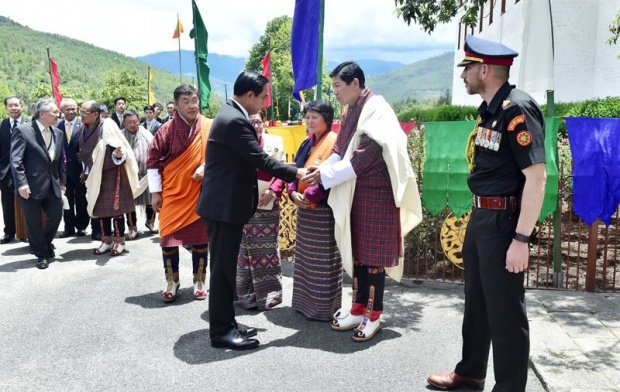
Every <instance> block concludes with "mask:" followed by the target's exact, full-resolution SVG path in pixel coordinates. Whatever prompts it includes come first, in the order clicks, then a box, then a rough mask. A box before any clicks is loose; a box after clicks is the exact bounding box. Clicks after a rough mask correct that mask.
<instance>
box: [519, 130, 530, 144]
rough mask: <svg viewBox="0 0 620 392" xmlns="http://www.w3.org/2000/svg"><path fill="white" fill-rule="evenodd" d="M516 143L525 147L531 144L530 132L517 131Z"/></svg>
mask: <svg viewBox="0 0 620 392" xmlns="http://www.w3.org/2000/svg"><path fill="white" fill-rule="evenodd" d="M517 143H518V144H519V145H520V146H521V147H527V146H529V145H530V144H532V134H531V133H529V132H528V131H521V132H519V133H517Z"/></svg>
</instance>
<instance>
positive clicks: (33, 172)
mask: <svg viewBox="0 0 620 392" xmlns="http://www.w3.org/2000/svg"><path fill="white" fill-rule="evenodd" d="M59 115H60V110H58V107H57V106H56V104H55V103H54V101H53V100H52V99H51V98H41V99H39V100H38V101H37V103H36V105H35V109H34V119H33V120H32V122H31V123H27V124H22V125H19V126H18V127H17V128H15V130H14V131H13V134H12V135H11V170H12V171H13V178H14V179H15V188H17V190H18V192H19V196H18V197H19V201H20V202H21V206H22V209H23V210H24V217H25V218H26V228H27V229H28V242H29V243H30V250H31V251H32V253H34V255H35V256H36V257H37V268H39V269H45V268H47V264H48V263H49V261H50V259H52V258H54V256H55V255H54V250H53V248H52V240H53V239H54V236H55V235H56V231H57V230H58V225H59V224H60V220H61V219H62V192H64V190H65V170H64V165H63V163H62V160H63V155H62V149H63V137H64V135H63V133H62V131H61V130H60V129H58V128H56V127H55V126H54V124H56V120H57V119H58V116H59ZM42 211H44V212H45V213H46V214H47V222H46V223H45V226H43V223H42V221H41V212H42Z"/></svg>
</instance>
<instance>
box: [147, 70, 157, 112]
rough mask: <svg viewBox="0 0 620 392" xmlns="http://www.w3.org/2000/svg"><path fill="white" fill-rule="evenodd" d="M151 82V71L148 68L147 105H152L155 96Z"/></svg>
mask: <svg viewBox="0 0 620 392" xmlns="http://www.w3.org/2000/svg"><path fill="white" fill-rule="evenodd" d="M152 81H153V71H151V67H149V83H148V90H149V105H153V104H154V103H155V94H153V84H152V83H151V82H152Z"/></svg>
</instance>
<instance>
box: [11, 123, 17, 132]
mask: <svg viewBox="0 0 620 392" xmlns="http://www.w3.org/2000/svg"><path fill="white" fill-rule="evenodd" d="M16 127H17V120H13V127H12V128H11V133H13V131H14V130H15V128H16Z"/></svg>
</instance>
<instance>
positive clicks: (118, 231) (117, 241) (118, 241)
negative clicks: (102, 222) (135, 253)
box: [110, 215, 125, 256]
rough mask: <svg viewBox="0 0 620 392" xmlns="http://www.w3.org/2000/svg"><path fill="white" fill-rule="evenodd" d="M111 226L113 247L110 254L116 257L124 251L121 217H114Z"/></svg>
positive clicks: (122, 218)
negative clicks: (112, 229) (112, 225)
mask: <svg viewBox="0 0 620 392" xmlns="http://www.w3.org/2000/svg"><path fill="white" fill-rule="evenodd" d="M112 224H114V246H113V247H112V250H111V251H110V254H111V255H112V256H118V255H120V254H122V253H123V252H124V251H125V219H124V217H123V216H122V215H120V216H115V217H114V218H113V219H112Z"/></svg>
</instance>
